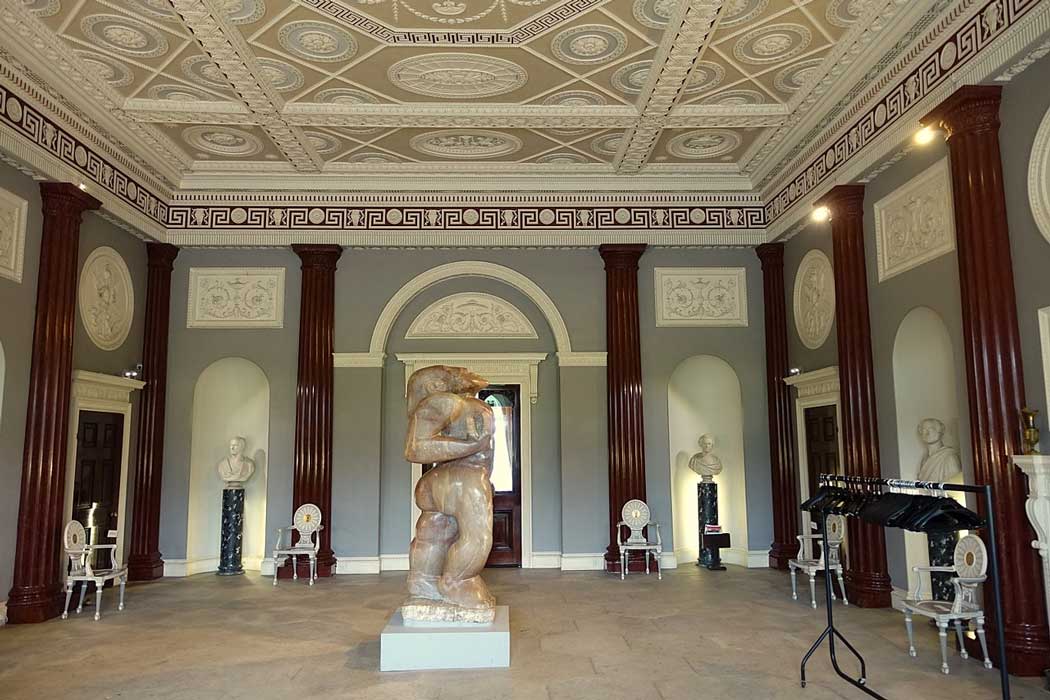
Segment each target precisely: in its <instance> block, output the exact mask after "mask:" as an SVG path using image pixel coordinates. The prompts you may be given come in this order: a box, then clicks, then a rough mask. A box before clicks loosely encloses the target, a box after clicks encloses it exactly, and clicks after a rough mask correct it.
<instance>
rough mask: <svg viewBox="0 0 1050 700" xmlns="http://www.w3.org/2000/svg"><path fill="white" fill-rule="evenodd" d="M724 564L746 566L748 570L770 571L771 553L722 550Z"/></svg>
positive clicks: (765, 551)
mask: <svg viewBox="0 0 1050 700" xmlns="http://www.w3.org/2000/svg"><path fill="white" fill-rule="evenodd" d="M722 562H723V563H725V564H734V565H736V566H744V567H747V568H748V569H768V568H769V551H768V550H765V549H736V548H735V547H730V548H729V549H723V550H722Z"/></svg>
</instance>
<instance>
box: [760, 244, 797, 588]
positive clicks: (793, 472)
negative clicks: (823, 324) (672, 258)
mask: <svg viewBox="0 0 1050 700" xmlns="http://www.w3.org/2000/svg"><path fill="white" fill-rule="evenodd" d="M755 252H756V253H757V254H758V258H759V260H761V262H762V295H763V305H764V307H765V321H766V404H767V413H768V414H769V460H770V471H771V475H772V481H773V543H772V544H771V545H770V547H769V566H770V567H772V568H774V569H787V568H788V560H789V559H791V558H792V557H794V556H796V555H797V554H798V540H797V539H796V537H797V536H798V521H799V516H798V505H799V490H798V469H797V468H796V467H795V450H794V444H795V429H794V424H793V423H792V421H791V393H790V390H789V388H788V386H787V384H785V383H784V377H786V376H787V373H788V344H787V304H786V303H785V301H784V244H783V243H766V244H764V245H760V246H758V248H756V249H755Z"/></svg>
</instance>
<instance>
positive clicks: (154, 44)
mask: <svg viewBox="0 0 1050 700" xmlns="http://www.w3.org/2000/svg"><path fill="white" fill-rule="evenodd" d="M80 31H82V32H83V33H84V37H85V38H87V39H88V40H89V41H91V42H92V43H93V44H95V45H97V46H100V47H102V48H106V49H110V50H112V51H116V52H118V53H122V54H124V55H126V56H134V57H136V58H156V57H157V56H163V55H164V54H166V53H167V52H168V40H167V39H165V38H164V35H163V34H161V33H160V32H158V31H157V30H156V29H154V28H153V27H151V26H149V25H147V24H145V23H143V22H139V21H138V20H134V19H131V18H130V17H122V16H120V15H89V16H87V17H85V18H84V19H82V20H81V21H80Z"/></svg>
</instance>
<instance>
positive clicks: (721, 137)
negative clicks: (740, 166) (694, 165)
mask: <svg viewBox="0 0 1050 700" xmlns="http://www.w3.org/2000/svg"><path fill="white" fill-rule="evenodd" d="M741 142H742V140H741V138H740V136H739V135H738V134H737V133H735V132H732V131H729V130H727V129H698V130H696V131H687V132H686V133H684V134H679V135H678V136H675V137H674V138H673V139H671V140H670V141H669V142H668V144H667V152H668V153H670V154H671V155H672V156H675V157H676V158H683V159H688V160H702V159H705V158H717V157H718V156H724V155H725V154H727V153H732V152H733V151H734V150H736V149H737V148H738V147H739V146H740V144H741Z"/></svg>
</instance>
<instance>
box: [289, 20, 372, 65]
mask: <svg viewBox="0 0 1050 700" xmlns="http://www.w3.org/2000/svg"><path fill="white" fill-rule="evenodd" d="M277 40H278V41H279V42H280V44H281V46H283V47H284V49H285V50H286V51H288V52H289V53H291V54H292V55H294V56H298V57H299V58H302V59H305V60H307V61H311V60H312V61H321V62H323V63H331V62H333V61H345V60H347V59H349V58H350V57H352V56H353V55H354V54H355V53H357V43H356V42H355V41H354V38H353V37H352V36H350V33H349V32H347V31H346V30H344V29H342V28H341V27H337V26H335V25H334V24H330V23H328V22H315V21H302V22H290V23H288V24H286V25H284V26H283V27H281V31H280V32H279V33H278V39H277Z"/></svg>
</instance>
